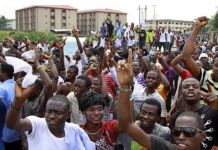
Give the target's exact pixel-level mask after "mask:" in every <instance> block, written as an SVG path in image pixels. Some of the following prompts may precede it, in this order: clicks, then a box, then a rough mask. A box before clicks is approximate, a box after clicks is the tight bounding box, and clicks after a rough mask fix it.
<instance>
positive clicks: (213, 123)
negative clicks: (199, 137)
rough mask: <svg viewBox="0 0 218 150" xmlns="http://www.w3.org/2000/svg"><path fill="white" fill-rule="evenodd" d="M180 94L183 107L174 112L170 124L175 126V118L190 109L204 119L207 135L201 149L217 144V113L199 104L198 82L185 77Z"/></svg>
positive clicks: (207, 149) (209, 149) (204, 149)
mask: <svg viewBox="0 0 218 150" xmlns="http://www.w3.org/2000/svg"><path fill="white" fill-rule="evenodd" d="M181 87H182V96H183V100H184V102H185V108H183V109H181V110H180V111H177V112H175V113H174V114H173V115H172V117H171V120H172V126H175V120H176V118H177V117H178V116H179V115H180V114H181V113H182V112H185V111H192V112H195V113H196V114H198V115H199V116H200V117H201V118H202V119H203V120H204V127H205V131H207V137H206V140H205V141H204V142H202V149H203V150H211V148H212V147H213V146H218V129H217V126H218V113H217V111H215V110H214V109H213V108H212V107H210V106H207V105H201V104H200V97H201V95H200V92H199V91H200V83H199V81H198V80H196V79H195V78H187V79H185V80H184V81H183V82H182V85H181Z"/></svg>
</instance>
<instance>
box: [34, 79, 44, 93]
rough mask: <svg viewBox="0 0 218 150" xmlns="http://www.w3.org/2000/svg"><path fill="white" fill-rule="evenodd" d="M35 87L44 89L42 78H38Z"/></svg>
mask: <svg viewBox="0 0 218 150" xmlns="http://www.w3.org/2000/svg"><path fill="white" fill-rule="evenodd" d="M34 87H36V88H37V89H38V90H40V91H41V90H42V89H43V83H42V80H40V79H36V81H35V83H34Z"/></svg>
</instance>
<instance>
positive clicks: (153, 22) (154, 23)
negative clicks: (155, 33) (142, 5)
mask: <svg viewBox="0 0 218 150" xmlns="http://www.w3.org/2000/svg"><path fill="white" fill-rule="evenodd" d="M152 6H154V18H153V29H154V30H155V24H156V23H155V8H156V5H152Z"/></svg>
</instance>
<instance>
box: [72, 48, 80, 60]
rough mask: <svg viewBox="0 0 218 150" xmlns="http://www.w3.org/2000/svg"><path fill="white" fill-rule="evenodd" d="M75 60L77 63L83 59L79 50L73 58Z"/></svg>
mask: <svg viewBox="0 0 218 150" xmlns="http://www.w3.org/2000/svg"><path fill="white" fill-rule="evenodd" d="M73 59H74V60H76V61H78V60H80V59H81V57H80V52H79V50H77V51H76V53H75V54H74V56H73Z"/></svg>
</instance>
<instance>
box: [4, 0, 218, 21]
mask: <svg viewBox="0 0 218 150" xmlns="http://www.w3.org/2000/svg"><path fill="white" fill-rule="evenodd" d="M62 1H63V2H64V3H60V2H59V3H58V1H57V0H56V1H54V0H37V1H35V2H37V3H33V1H32V0H21V1H19V3H18V1H9V0H8V1H4V2H1V4H0V15H4V16H6V18H8V19H14V18H15V10H16V9H19V8H22V7H25V6H29V5H70V6H72V7H75V8H77V9H78V10H87V9H98V8H101V9H102V8H103V9H104V8H108V9H114V10H120V11H123V12H127V13H128V16H127V21H128V23H130V22H135V24H138V22H139V10H138V8H139V4H137V3H140V4H143V5H140V6H141V7H143V8H144V7H145V5H147V19H153V16H154V6H153V5H156V13H155V17H156V18H157V19H178V20H189V21H192V20H193V19H195V18H197V17H199V16H203V15H204V16H207V17H211V16H212V15H214V14H215V12H216V11H218V0H180V1H177V0H165V1H164V0H160V1H155V0H152V3H151V2H149V1H148V0H143V1H142V0H77V1H76V0H62ZM136 2H137V3H136ZM145 2H146V4H144V3H145ZM142 14H143V17H144V16H145V15H144V14H145V11H144V10H143V12H141V16H142Z"/></svg>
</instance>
